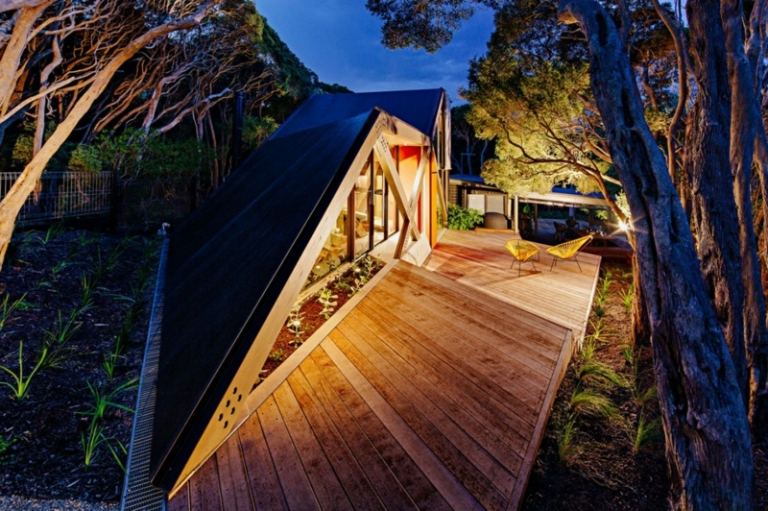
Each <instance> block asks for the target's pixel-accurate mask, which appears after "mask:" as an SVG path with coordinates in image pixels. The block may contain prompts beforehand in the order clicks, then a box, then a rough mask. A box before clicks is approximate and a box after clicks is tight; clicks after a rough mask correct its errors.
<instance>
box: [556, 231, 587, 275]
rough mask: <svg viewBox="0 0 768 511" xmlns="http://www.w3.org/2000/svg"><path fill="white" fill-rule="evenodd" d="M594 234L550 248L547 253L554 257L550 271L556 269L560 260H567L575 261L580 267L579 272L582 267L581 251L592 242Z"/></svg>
mask: <svg viewBox="0 0 768 511" xmlns="http://www.w3.org/2000/svg"><path fill="white" fill-rule="evenodd" d="M594 236H595V235H594V234H588V235H586V236H583V237H581V238H577V239H575V240H571V241H566V242H565V243H561V244H559V245H555V246H554V247H549V248H548V249H547V253H548V254H550V255H551V256H552V264H551V265H550V267H549V271H552V270H553V269H554V267H555V263H557V260H558V259H562V260H567V259H573V260H574V261H576V266H578V267H579V271H582V270H581V265H580V264H579V258H578V254H579V250H581V249H582V247H584V246H585V245H586V244H587V243H589V242H590V241H592V238H593V237H594Z"/></svg>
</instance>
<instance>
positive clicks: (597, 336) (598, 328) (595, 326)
mask: <svg viewBox="0 0 768 511" xmlns="http://www.w3.org/2000/svg"><path fill="white" fill-rule="evenodd" d="M589 326H590V328H591V329H592V333H591V334H590V336H591V337H592V339H594V340H595V341H599V340H601V339H602V337H603V329H604V327H605V324H604V323H603V318H597V320H596V321H592V320H590V322H589Z"/></svg>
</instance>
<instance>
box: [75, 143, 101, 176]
mask: <svg viewBox="0 0 768 511" xmlns="http://www.w3.org/2000/svg"><path fill="white" fill-rule="evenodd" d="M101 158H102V154H101V151H100V150H99V148H97V147H95V146H92V145H88V144H78V145H77V146H76V147H75V148H74V149H73V150H72V152H71V153H70V155H69V164H68V165H67V166H68V167H69V170H72V171H75V172H93V173H96V172H101V168H102V166H103V162H102V160H101Z"/></svg>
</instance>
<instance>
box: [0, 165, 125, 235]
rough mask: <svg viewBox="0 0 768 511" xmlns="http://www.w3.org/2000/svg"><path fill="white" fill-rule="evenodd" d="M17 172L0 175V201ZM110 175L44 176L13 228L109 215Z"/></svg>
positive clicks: (82, 173)
mask: <svg viewBox="0 0 768 511" xmlns="http://www.w3.org/2000/svg"><path fill="white" fill-rule="evenodd" d="M20 174H21V173H20V172H0V199H1V198H2V197H5V194H6V193H8V190H10V188H11V187H12V186H13V183H15V182H16V179H18V177H19V175H20ZM111 204H112V173H111V172H45V173H44V174H43V177H42V178H41V179H40V184H39V186H38V187H37V189H36V190H35V191H34V192H33V193H32V194H31V195H30V196H29V198H28V199H27V201H26V203H25V204H24V207H23V208H22V209H21V212H20V213H19V217H18V220H17V223H16V225H19V226H28V225H35V224H42V223H46V222H47V221H50V220H57V219H61V218H68V217H81V216H96V215H103V214H107V213H109V210H110V207H111Z"/></svg>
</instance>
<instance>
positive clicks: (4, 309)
mask: <svg viewBox="0 0 768 511" xmlns="http://www.w3.org/2000/svg"><path fill="white" fill-rule="evenodd" d="M26 298H27V293H24V294H23V295H21V298H17V299H16V300H14V301H11V295H10V294H8V293H6V294H5V296H4V297H3V301H2V303H0V330H2V329H3V328H5V323H6V322H7V321H8V319H10V317H11V314H13V312H14V311H15V310H16V309H20V310H24V309H25V308H26V307H27V306H28V304H27V301H26Z"/></svg>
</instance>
